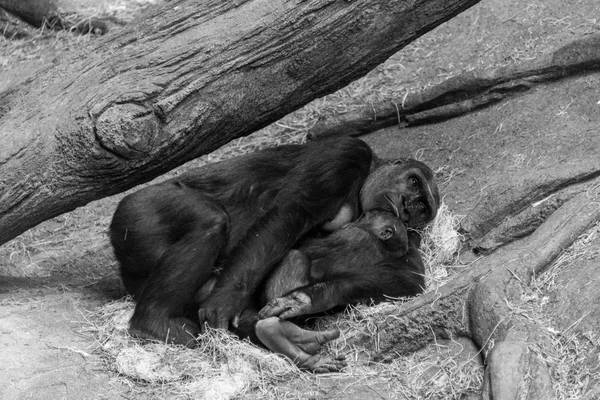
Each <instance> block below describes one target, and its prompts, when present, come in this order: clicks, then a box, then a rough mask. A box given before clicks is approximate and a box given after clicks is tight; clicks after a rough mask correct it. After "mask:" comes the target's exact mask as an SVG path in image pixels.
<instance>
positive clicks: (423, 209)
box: [415, 202, 427, 212]
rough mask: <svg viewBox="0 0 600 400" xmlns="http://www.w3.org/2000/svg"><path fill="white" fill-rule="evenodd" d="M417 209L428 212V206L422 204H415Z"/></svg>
mask: <svg viewBox="0 0 600 400" xmlns="http://www.w3.org/2000/svg"><path fill="white" fill-rule="evenodd" d="M415 207H416V208H417V210H419V211H420V212H425V211H426V210H427V206H426V205H425V204H423V203H421V202H419V203H417V204H415Z"/></svg>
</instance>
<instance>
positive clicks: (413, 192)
mask: <svg viewBox="0 0 600 400" xmlns="http://www.w3.org/2000/svg"><path fill="white" fill-rule="evenodd" d="M360 202H361V206H362V209H363V211H370V210H383V211H388V212H391V213H393V214H395V215H397V216H398V217H399V218H400V219H401V220H402V222H404V223H405V224H406V225H407V226H408V227H410V228H419V227H422V226H423V225H425V224H427V223H428V222H430V221H432V220H433V219H434V218H435V216H436V214H437V210H438V208H439V205H440V193H439V191H438V187H437V184H436V182H435V177H434V175H433V171H432V170H431V169H430V168H429V167H428V166H427V165H425V164H423V163H422V162H420V161H417V160H413V159H411V158H408V159H399V160H394V161H381V162H379V163H377V164H376V167H375V168H374V169H373V171H372V172H371V173H370V174H369V176H368V177H367V179H366V181H365V183H364V185H363V187H362V189H361V191H360Z"/></svg>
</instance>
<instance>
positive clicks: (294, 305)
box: [259, 246, 425, 319]
mask: <svg viewBox="0 0 600 400" xmlns="http://www.w3.org/2000/svg"><path fill="white" fill-rule="evenodd" d="M355 267H356V268H351V269H346V270H343V271H340V273H339V274H337V277H335V278H333V277H332V276H331V275H330V276H329V277H328V279H327V280H325V281H323V282H318V283H315V284H312V285H309V286H306V287H303V288H300V289H297V290H294V291H292V292H291V293H289V294H287V295H286V296H283V297H279V298H276V299H272V300H271V301H269V303H267V305H266V306H264V307H263V308H262V309H261V310H260V312H259V318H260V319H264V318H268V317H274V316H278V317H279V318H282V319H287V318H292V317H296V316H300V315H310V314H316V313H319V312H323V311H327V310H330V309H332V308H333V307H336V306H341V305H347V304H352V303H356V302H357V301H360V300H367V299H370V298H371V299H376V300H383V299H384V298H385V296H388V297H403V296H414V295H417V294H419V293H422V292H423V289H424V286H425V279H424V275H423V274H424V267H423V262H422V260H421V257H420V255H419V250H418V249H417V247H415V246H411V247H410V249H409V251H408V253H407V254H406V255H403V256H401V257H398V258H391V259H389V258H388V259H385V260H383V261H381V262H379V263H377V264H374V265H369V264H368V263H362V265H360V266H359V265H356V266H355ZM332 278H333V279H332Z"/></svg>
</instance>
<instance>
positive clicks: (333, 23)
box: [0, 0, 478, 244]
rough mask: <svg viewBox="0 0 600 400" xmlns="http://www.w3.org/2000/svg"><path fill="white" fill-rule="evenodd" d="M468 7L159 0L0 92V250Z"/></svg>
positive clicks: (464, 1)
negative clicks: (161, 2)
mask: <svg viewBox="0 0 600 400" xmlns="http://www.w3.org/2000/svg"><path fill="white" fill-rule="evenodd" d="M477 2H478V0H416V1H408V0H398V1H389V0H355V1H351V2H349V1H334V0H327V1H323V0H312V1H283V0H246V1H242V0H240V1H235V2H233V1H231V2H224V1H217V0H204V1H201V2H200V1H196V0H179V1H171V2H169V3H168V4H166V6H165V7H163V8H161V9H159V10H158V11H156V12H155V13H154V14H151V15H150V16H149V17H148V18H147V19H146V20H145V21H143V23H138V24H135V25H130V26H129V27H128V28H126V29H124V30H122V31H119V32H116V33H114V34H109V35H107V36H106V37H104V38H103V39H101V40H100V41H99V42H95V43H93V44H91V45H90V46H89V47H88V48H86V49H82V50H80V51H78V52H75V53H74V54H70V55H68V56H65V57H64V58H63V59H62V60H59V61H58V62H57V64H56V65H55V66H54V67H52V68H50V69H48V70H46V71H45V72H44V73H42V74H40V75H39V76H37V77H36V78H35V79H34V80H32V81H29V82H26V83H25V84H23V85H21V86H20V87H18V88H16V89H14V90H11V91H10V92H4V93H2V94H0V143H2V146H1V147H0V244H2V243H4V242H6V241H7V240H9V239H11V238H13V237H14V236H16V235H18V234H19V233H21V232H23V231H25V230H27V229H29V228H31V227H33V226H35V225H36V224H38V223H39V222H41V221H44V220H46V219H49V218H52V217H54V216H56V215H59V214H61V213H64V212H67V211H70V210H73V209H74V208H76V207H79V206H82V205H84V204H86V203H88V202H90V201H92V200H95V199H98V198H101V197H104V196H108V195H112V194H115V193H118V192H121V191H124V190H126V189H128V188H131V187H132V186H134V185H136V184H139V183H143V182H146V181H148V180H150V179H152V178H154V177H156V176H158V175H160V174H162V173H164V172H166V171H168V170H170V169H172V168H174V167H176V166H178V165H181V164H183V163H184V162H186V161H188V160H190V159H193V158H195V157H198V156H200V155H202V154H205V153H208V152H210V151H212V150H214V149H217V148H218V147H219V146H221V145H223V144H225V143H227V142H228V141H230V140H231V139H234V138H237V137H240V136H244V135H248V134H250V133H251V132H253V131H255V130H257V129H259V128H262V127H264V126H266V125H268V124H269V123H271V122H273V121H276V120H277V119H279V118H281V117H283V116H284V115H286V114H288V113H289V112H291V111H293V110H295V109H297V108H299V107H301V106H302V105H304V104H306V103H307V102H309V101H311V100H313V99H315V98H317V97H319V96H323V95H325V94H328V93H331V92H333V91H335V90H337V89H339V88H341V87H342V86H344V85H346V84H347V83H349V82H351V81H352V80H354V79H357V78H359V77H360V76H362V75H364V74H366V73H367V72H368V71H369V70H371V69H372V68H374V67H375V66H376V65H378V64H380V63H381V62H383V61H384V60H385V59H387V58H388V57H389V56H391V55H392V54H394V53H395V52H397V51H398V50H399V49H401V48H402V47H403V46H405V45H406V44H408V43H410V42H411V41H412V40H414V39H416V38H417V37H419V36H420V35H422V34H424V33H425V32H427V31H429V30H431V29H432V28H434V27H435V26H437V25H439V24H441V23H442V22H444V21H446V20H448V19H449V18H451V17H452V16H454V15H456V14H458V13H460V12H461V11H463V10H465V9H467V8H468V7H470V6H472V5H473V4H475V3H477Z"/></svg>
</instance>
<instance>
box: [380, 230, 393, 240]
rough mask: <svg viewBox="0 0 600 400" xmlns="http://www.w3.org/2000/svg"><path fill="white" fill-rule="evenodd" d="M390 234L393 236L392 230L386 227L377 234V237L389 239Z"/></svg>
mask: <svg viewBox="0 0 600 400" xmlns="http://www.w3.org/2000/svg"><path fill="white" fill-rule="evenodd" d="M392 236H394V231H393V230H392V228H387V229H384V230H383V231H381V233H380V234H379V239H381V240H389V239H390V238H391V237H392Z"/></svg>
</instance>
